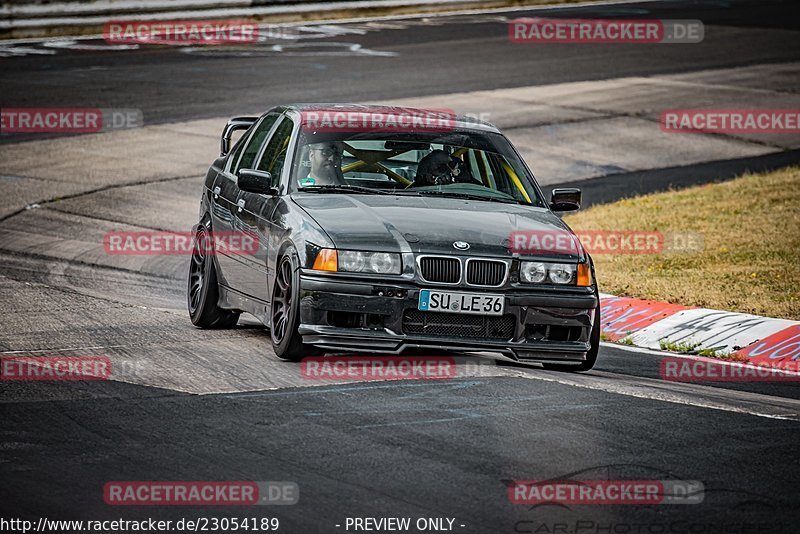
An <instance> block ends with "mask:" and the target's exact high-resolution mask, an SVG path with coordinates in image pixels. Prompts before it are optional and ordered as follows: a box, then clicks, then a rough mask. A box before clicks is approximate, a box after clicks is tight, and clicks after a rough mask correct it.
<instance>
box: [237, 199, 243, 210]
mask: <svg viewBox="0 0 800 534" xmlns="http://www.w3.org/2000/svg"><path fill="white" fill-rule="evenodd" d="M236 205H237V206H239V211H242V210H243V209H244V199H243V198H240V199H239V201H238V202H237V203H236Z"/></svg>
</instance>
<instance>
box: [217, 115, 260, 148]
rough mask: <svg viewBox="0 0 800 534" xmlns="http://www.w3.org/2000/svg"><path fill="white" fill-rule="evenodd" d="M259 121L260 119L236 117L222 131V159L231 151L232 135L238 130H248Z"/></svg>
mask: <svg viewBox="0 0 800 534" xmlns="http://www.w3.org/2000/svg"><path fill="white" fill-rule="evenodd" d="M257 120H258V117H234V118H232V119H231V120H229V121H228V124H226V125H225V128H224V129H223V130H222V138H221V139H220V157H222V156H227V155H228V152H229V151H230V149H231V135H233V132H235V131H237V130H247V129H248V128H250V127H251V126H252V125H253V124H255V122H256V121H257Z"/></svg>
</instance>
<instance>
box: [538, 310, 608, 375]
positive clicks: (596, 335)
mask: <svg viewBox="0 0 800 534" xmlns="http://www.w3.org/2000/svg"><path fill="white" fill-rule="evenodd" d="M589 342H590V343H591V346H590V348H589V352H587V353H586V359H585V360H584V361H582V362H581V363H580V364H578V365H566V364H560V363H545V364H542V365H543V366H544V368H545V369H549V370H551V371H571V372H578V371H588V370H590V369H591V368H592V367H594V364H595V363H596V362H597V353H598V351H599V350H600V303H599V302H598V304H597V309H596V310H595V312H594V324H593V325H592V333H591V335H590V336H589Z"/></svg>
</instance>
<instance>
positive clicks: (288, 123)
mask: <svg viewBox="0 0 800 534" xmlns="http://www.w3.org/2000/svg"><path fill="white" fill-rule="evenodd" d="M293 128H294V123H293V122H292V120H291V119H289V118H288V117H287V118H284V119H283V122H281V123H280V124H279V125H278V129H277V130H275V134H274V135H273V136H272V139H270V140H269V144H267V147H266V148H265V149H264V155H263V156H261V162H260V163H259V164H258V170H259V171H267V172H268V173H270V174H271V175H272V186H273V187H277V186H278V184H279V183H280V181H281V172H282V171H283V164H284V163H285V162H286V152H287V150H288V148H289V141H291V139H292V129H293Z"/></svg>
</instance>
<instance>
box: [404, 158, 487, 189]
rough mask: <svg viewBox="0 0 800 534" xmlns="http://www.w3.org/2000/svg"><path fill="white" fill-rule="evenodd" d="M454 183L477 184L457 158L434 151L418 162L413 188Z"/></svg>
mask: <svg viewBox="0 0 800 534" xmlns="http://www.w3.org/2000/svg"><path fill="white" fill-rule="evenodd" d="M455 183H477V182H475V180H473V178H472V177H471V176H470V175H469V172H467V171H466V170H465V168H464V162H463V161H461V160H460V159H458V158H457V157H455V156H451V155H450V154H448V153H447V152H445V151H444V150H434V151H433V152H431V153H430V154H428V155H427V156H425V157H424V158H422V159H421V160H420V161H419V165H417V176H416V178H414V187H421V186H427V185H447V184H455Z"/></svg>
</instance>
